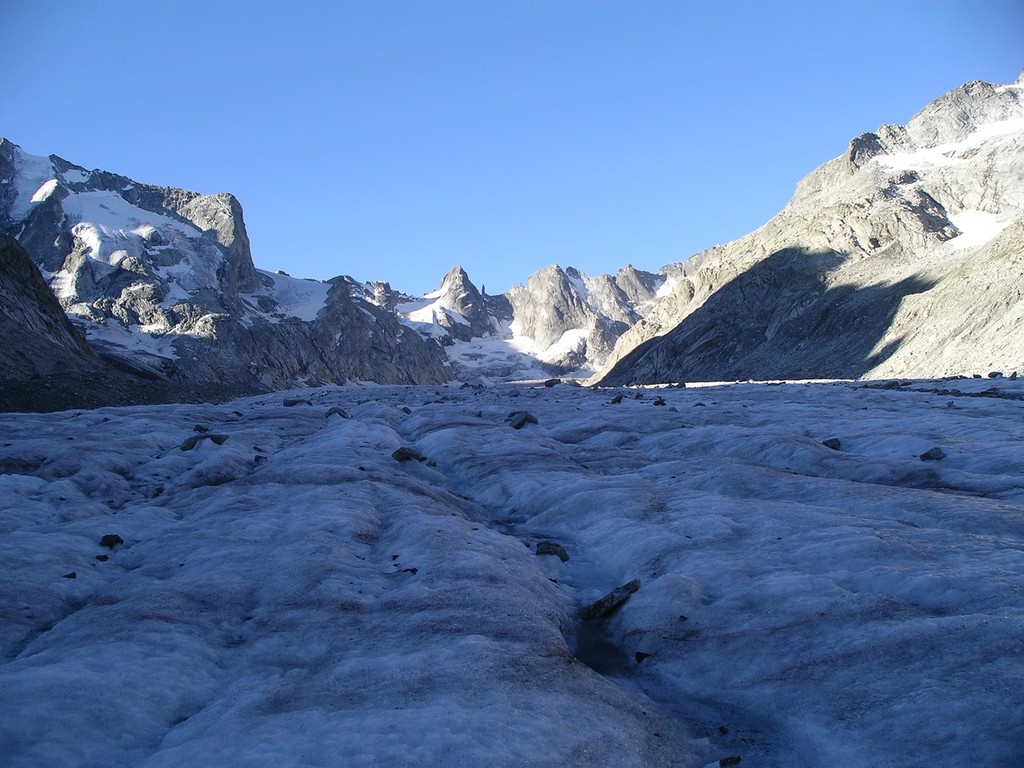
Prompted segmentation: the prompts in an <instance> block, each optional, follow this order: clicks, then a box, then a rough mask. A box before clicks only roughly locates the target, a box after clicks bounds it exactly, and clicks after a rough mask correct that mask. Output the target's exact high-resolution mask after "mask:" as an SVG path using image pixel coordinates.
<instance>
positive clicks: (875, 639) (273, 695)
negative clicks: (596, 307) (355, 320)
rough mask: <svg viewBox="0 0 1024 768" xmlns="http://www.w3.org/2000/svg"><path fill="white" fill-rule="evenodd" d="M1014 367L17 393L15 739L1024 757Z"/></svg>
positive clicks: (2, 588)
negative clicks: (66, 401) (102, 401)
mask: <svg viewBox="0 0 1024 768" xmlns="http://www.w3.org/2000/svg"><path fill="white" fill-rule="evenodd" d="M1022 398H1024V384H1022V382H1021V381H1020V380H1010V379H1003V378H1000V379H965V380H953V381H918V382H912V383H911V382H901V383H892V384H890V385H889V386H882V385H880V384H879V383H878V382H875V383H867V382H857V383H821V384H782V385H775V386H772V385H763V384H762V385H757V384H736V385H728V386H718V387H701V388H686V389H674V388H672V389H658V390H652V389H648V390H634V389H609V390H589V389H584V388H579V387H574V386H568V385H558V386H554V387H544V386H535V387H529V386H512V385H501V386H493V387H468V386H463V387H459V386H458V385H452V386H448V387H390V386H372V385H367V386H347V387H337V388H328V389H319V390H302V391H297V392H291V393H285V394H274V395H265V396H259V397H254V398H248V399H244V400H238V401H234V402H230V403H226V404H223V405H174V406H139V407H132V408H120V409H100V410H95V411H69V412H64V413H56V414H43V415H36V414H32V415H28V414H15V415H11V414H4V415H0V558H2V561H3V564H4V565H3V573H4V575H3V578H2V579H0V611H2V621H0V629H2V632H0V652H2V654H3V656H2V662H0V755H3V757H2V758H0V763H2V764H3V765H4V766H9V767H10V768H27V767H29V766H31V767H32V768H40V767H43V766H99V765H103V766H140V767H141V766H145V767H146V768H154V767H156V766H180V765H235V766H275V767H276V766H327V765H337V766H399V765H419V766H477V765H495V766H538V767H539V766H698V767H699V766H705V765H719V764H721V765H732V764H736V758H739V759H740V761H741V765H744V766H745V765H751V766H780V767H781V766H787V767H788V766H806V767H808V768H810V767H818V766H821V767H824V766H844V768H858V767H860V766H863V767H864V768H869V767H870V768H877V766H905V767H906V768H911V767H912V766H925V765H927V766H929V767H930V768H935V767H937V766H948V767H949V768H953V767H954V766H956V767H960V766H965V765H978V766H986V768H1011V767H1016V766H1020V765H1021V764H1024V442H1022V441H1024V421H1022V415H1024V402H1022ZM517 411H526V412H528V413H529V414H530V415H531V416H533V417H534V418H535V419H536V423H532V422H530V421H529V420H525V423H524V424H523V425H522V426H521V428H519V429H515V428H513V424H516V423H518V422H515V421H514V422H510V421H509V420H508V417H509V416H510V414H512V413H513V412H517ZM520 421H522V419H520ZM832 438H834V439H835V440H836V441H838V442H835V441H830V445H824V444H823V441H829V440H830V439H832ZM830 446H831V447H830ZM403 448H404V449H408V450H406V451H400V450H399V449H403ZM935 448H938V449H940V450H939V451H937V452H936V451H932V449H935ZM396 452H398V453H397V454H396ZM922 455H924V456H929V457H935V458H930V459H924V458H922ZM396 456H397V458H396ZM403 458H404V459H405V460H401V461H400V460H399V459H403ZM104 537H107V538H104ZM101 542H102V543H101ZM538 544H540V545H541V547H540V551H541V552H545V553H549V554H538V553H537V552H538ZM563 556H564V557H563ZM634 580H636V581H637V582H638V585H639V588H638V589H636V590H635V591H634V592H633V593H632V594H631V595H630V596H628V598H627V599H625V601H624V602H623V603H622V604H621V605H620V606H619V607H618V608H617V609H613V610H611V612H610V613H609V614H608V615H607V616H606V617H604V618H600V617H599V618H594V619H590V620H586V621H584V620H582V619H581V618H580V610H581V609H582V608H584V607H586V606H590V605H592V604H593V603H595V601H598V600H599V599H600V598H601V597H602V596H604V595H606V594H608V593H609V592H611V591H612V590H614V589H615V588H616V587H619V586H622V585H625V584H627V583H629V582H631V581H634ZM720 761H722V762H721V763H720Z"/></svg>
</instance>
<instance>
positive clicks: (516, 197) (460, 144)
mask: <svg viewBox="0 0 1024 768" xmlns="http://www.w3.org/2000/svg"><path fill="white" fill-rule="evenodd" d="M2 29H3V35H2V40H3V45H2V47H0V71H2V72H3V82H4V87H3V97H2V99H0V135H2V136H6V137H7V138H9V139H10V140H12V141H14V142H15V143H17V144H20V145H21V146H22V147H23V148H24V149H25V150H26V151H28V152H31V153H33V154H50V153H54V154H58V155H61V156H62V157H64V158H66V159H68V160H70V161H72V162H75V163H78V164H79V165H83V166H85V167H87V168H103V169H106V170H110V171H114V172H117V173H122V174H124V175H126V176H130V177H132V178H134V179H136V180H138V181H142V182H147V183H152V184H159V185H167V186H179V187H185V188H187V189H194V190H197V191H200V192H221V191H228V192H232V193H234V194H235V195H236V196H237V197H238V198H239V199H240V200H241V202H242V205H243V207H244V210H245V218H246V224H247V227H248V230H249V235H250V238H251V241H252V249H253V257H254V260H255V262H256V264H257V266H260V267H262V268H265V269H283V270H285V271H287V272H289V273H291V274H293V275H295V276H302V277H316V278H327V277H332V276H334V275H338V274H350V275H352V276H354V277H356V278H358V279H360V280H371V279H384V280H389V281H390V282H391V284H392V285H393V286H395V287H396V288H400V289H402V290H405V291H408V292H410V293H421V292H424V291H427V290H430V289H432V288H434V287H435V286H436V285H437V284H438V282H439V281H440V278H441V276H442V275H443V274H444V272H445V271H447V269H448V268H450V267H452V266H454V265H456V264H461V265H462V266H464V267H465V268H466V269H467V271H468V272H469V274H470V276H471V278H473V280H474V282H476V283H477V285H480V284H481V283H483V284H485V285H486V287H487V290H488V292H490V293H498V292H501V291H504V290H507V289H508V288H509V287H511V286H512V285H514V284H516V283H520V282H522V281H524V280H525V279H526V277H527V276H528V275H529V274H530V273H531V272H533V271H535V270H537V269H540V268H542V267H544V266H547V265H548V264H551V263H555V262H557V263H560V264H562V265H563V266H568V265H573V266H576V267H578V268H580V269H581V270H583V271H584V272H587V273H590V274H598V273H600V272H605V271H610V272H614V271H615V270H616V269H618V268H619V267H621V266H623V265H625V264H626V263H627V262H631V263H633V264H634V265H636V266H638V267H640V268H644V269H649V270H656V269H658V268H659V267H660V266H662V265H663V264H666V263H669V262H673V261H681V260H682V259H685V258H686V257H688V256H690V255H691V254H693V253H695V252H697V251H699V250H701V249H703V248H705V247H708V246H710V245H714V244H715V243H719V242H727V241H729V240H732V239H734V238H736V237H739V236H741V235H743V234H745V233H747V232H749V231H750V230H752V229H754V228H756V227H758V226H760V225H761V224H763V223H764V222H765V221H767V220H768V219H769V218H771V216H773V215H774V214H775V213H777V212H778V211H779V210H780V209H781V208H782V206H783V205H785V203H786V201H787V200H788V199H789V197H790V195H791V194H792V191H793V188H794V186H795V184H796V182H797V181H798V180H799V179H800V178H801V177H802V176H803V175H805V174H806V173H807V172H808V171H810V170H812V169H813V168H814V167H816V166H817V165H820V164H821V163H822V162H825V161H826V160H829V159H830V158H832V157H835V156H836V155H839V154H841V153H842V152H843V151H844V150H845V149H846V146H847V143H848V141H849V140H850V139H851V138H852V137H854V136H855V135H857V134H859V133H861V132H863V131H868V130H874V129H875V128H877V127H878V126H879V125H880V124H882V123H887V122H905V121H906V120H907V119H908V118H909V117H910V116H911V115H912V114H913V113H914V112H916V111H917V110H918V109H920V108H921V107H923V106H924V105H925V104H926V103H927V102H928V101H930V100H931V99H933V98H935V97H937V96H939V95H941V94H942V93H944V92H945V91H947V90H949V89H950V88H953V87H955V86H957V85H959V84H961V83H963V82H966V81H968V80H974V79H981V80H989V81H993V82H1011V81H1013V80H1014V79H1016V77H1017V75H1018V73H1019V72H1020V69H1021V67H1024V3H1022V2H1020V0H989V1H987V2H986V0H973V1H972V2H966V1H964V2H961V1H959V0H957V1H954V0H931V1H930V2H918V1H917V0H886V1H885V2H880V1H878V0H862V1H860V2H843V1H840V0H835V1H832V2H830V1H829V0H814V1H812V0H807V1H805V2H781V1H780V2H768V0H760V1H758V2H738V1H737V2H658V1H656V0H646V1H645V0H631V1H627V0H623V2H603V1H602V0H576V1H574V2H570V1H568V0H566V1H562V0H543V1H541V0H536V1H533V0H463V1H461V2H454V1H448V0H431V1H430V2H427V1H426V0H416V1H413V0H407V1H406V2H391V1H390V0H372V1H370V0H365V1H362V0H358V1H357V0H353V1H350V2H343V1H342V0H336V1H333V2H313V1H311V0H307V1H305V2H295V1H292V2H271V1H270V0H247V1H246V2H242V1H241V0H239V1H238V2H227V0H202V1H200V0H188V1H185V0H133V1H132V2H115V1H113V0H92V1H91V2H85V1H82V0H66V1H64V2H58V1H57V0H5V2H4V8H3V12H2Z"/></svg>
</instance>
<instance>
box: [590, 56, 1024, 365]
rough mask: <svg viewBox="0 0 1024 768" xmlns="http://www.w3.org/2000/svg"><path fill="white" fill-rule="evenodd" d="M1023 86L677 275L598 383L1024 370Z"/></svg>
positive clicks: (809, 190)
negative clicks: (1023, 294) (1023, 342)
mask: <svg viewBox="0 0 1024 768" xmlns="http://www.w3.org/2000/svg"><path fill="white" fill-rule="evenodd" d="M1022 212H1024V74H1022V77H1021V78H1020V79H1018V80H1017V82H1016V83H1015V84H1012V85H1006V86H1002V85H993V84H989V83H982V82H972V83H968V84H966V85H964V86H961V87H960V88H957V89H954V90H953V91H951V92H949V93H947V94H945V95H943V96H942V97H940V98H939V99H937V100H935V101H934V102H932V103H931V104H929V105H928V106H927V107H925V108H924V109H923V110H921V111H920V112H919V113H917V114H916V115H915V116H914V117H913V118H912V119H911V120H910V121H909V122H908V123H907V125H906V126H898V125H885V126H882V127H881V128H880V129H879V130H878V131H877V132H874V133H866V134H862V135H861V136H859V137H857V138H855V139H854V140H853V141H852V142H851V143H850V146H849V149H848V151H847V152H846V153H845V154H844V155H842V156H840V157H837V158H835V159H834V160H831V161H829V162H828V163H825V164H824V165H822V166H821V167H819V168H818V169H816V170H815V171H813V172H812V173H811V174H809V175H808V176H807V177H806V178H804V179H803V180H802V181H801V182H800V183H799V185H798V187H797V190H796V193H795V195H794V197H793V199H792V200H791V201H790V202H789V204H787V206H786V207H785V208H784V209H783V211H781V212H780V213H779V214H778V215H777V216H776V217H774V218H773V219H772V220H771V221H769V222H768V223H767V224H765V225H764V226H763V227H761V228H760V229H758V230H756V231H755V232H752V233H751V234H749V235H747V236H745V237H742V238H740V239H738V240H736V241H734V242H732V243H729V244H727V245H723V246H717V247H715V248H712V249H709V250H708V251H705V252H703V253H701V254H698V255H697V256H695V257H693V258H692V259H690V260H689V261H687V262H685V263H683V264H680V265H677V269H676V273H677V278H676V279H675V280H673V281H672V284H671V286H670V288H671V290H669V291H666V295H665V297H664V298H663V299H662V300H661V302H660V303H659V305H658V306H656V307H655V308H654V309H652V310H651V312H649V313H648V315H647V316H646V317H645V318H644V319H643V320H641V321H640V322H638V323H636V324H635V325H634V326H633V327H632V328H631V329H630V330H629V331H628V332H627V333H625V334H623V336H622V337H621V338H620V339H619V342H618V345H617V347H616V350H615V351H614V353H613V354H612V355H611V356H610V358H609V360H608V370H607V371H606V372H605V374H604V375H603V376H602V377H600V379H599V380H600V382H601V383H603V384H608V385H614V384H626V383H656V382H670V381H687V380H733V379H750V378H753V379H779V378H862V377H872V378H880V377H894V376H903V377H934V376H950V375H963V374H968V373H972V372H975V373H976V372H985V371H990V370H1021V369H1024V351H1022V348H1021V346H1020V344H1019V341H1018V340H1019V338H1020V332H1021V330H1022V329H1024V317H1022V316H1024V305H1022V303H1021V302H1020V288H1019V286H1021V284H1022V283H1024V219H1022Z"/></svg>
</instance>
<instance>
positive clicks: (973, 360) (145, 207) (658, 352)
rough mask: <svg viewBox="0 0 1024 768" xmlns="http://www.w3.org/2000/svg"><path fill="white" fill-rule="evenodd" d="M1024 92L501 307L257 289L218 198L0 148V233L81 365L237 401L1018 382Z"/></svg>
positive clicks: (463, 280) (970, 93)
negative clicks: (450, 390)
mask: <svg viewBox="0 0 1024 768" xmlns="http://www.w3.org/2000/svg"><path fill="white" fill-rule="evenodd" d="M1021 92H1022V82H1021V80H1018V82H1017V83H1016V84H1013V85H1009V86H996V85H991V84H987V83H980V82H975V83H969V84H967V85H965V86H962V87H961V88H958V89H955V90H954V91H951V92H950V93H949V94H946V95H945V96H943V97H940V98H939V99H937V100H936V101H935V102H933V103H932V104H931V105H929V106H928V107H926V108H925V109H924V110H922V111H921V112H920V113H918V115H915V117H914V118H912V119H911V120H910V121H909V122H908V124H907V125H906V126H894V125H886V126H882V127H881V128H880V129H878V131H876V132H874V133H866V134H862V135H861V136H859V137H857V138H855V139H854V140H853V141H852V142H851V143H850V147H849V149H848V151H847V152H846V153H845V154H844V155H842V156H841V157H838V158H836V159H834V160H832V161H830V162H828V163H826V164H825V165H823V166H821V167H820V168H819V169H817V170H816V171H814V172H812V173H811V174H809V175H808V176H807V177H806V178H805V179H804V180H802V181H801V182H800V184H799V185H798V188H797V191H796V194H795V195H794V198H793V200H792V201H791V202H790V203H789V204H788V205H787V206H786V208H785V209H784V210H783V211H782V212H780V213H779V214H778V215H777V216H776V217H775V218H773V219H772V220H771V221H770V222H768V224H766V225H765V226H764V227H762V228H760V229H759V230H757V231H755V232H753V233H751V234H750V235H748V236H746V237H744V238H740V239H739V240H737V241H734V242H733V243H729V244H727V245H724V246H716V247H714V248H711V249H708V250H707V251H704V252H702V253H700V254H697V255H695V256H693V257H691V258H690V259H688V260H686V261H685V262H679V263H676V264H670V265H668V266H666V267H663V268H662V269H661V270H660V271H659V273H657V274H654V273H649V272H642V271H639V270H636V269H634V268H633V267H632V266H627V267H625V268H623V269H622V270H620V271H619V272H618V273H617V274H616V275H599V276H597V277H590V276H588V275H586V274H584V273H582V272H581V271H579V270H577V269H575V268H573V267H566V268H563V267H561V266H559V265H552V266H550V267H548V268H546V269H543V270H540V271H539V272H537V273H535V274H534V275H531V276H530V277H529V278H528V279H527V280H526V281H525V282H524V283H523V284H522V285H519V286H516V287H515V288H513V289H512V290H511V291H510V292H509V293H508V294H506V295H502V296H490V295H487V294H485V293H483V292H482V291H480V290H478V289H477V288H476V287H475V286H474V285H473V283H472V281H471V280H470V278H469V275H468V274H467V273H466V272H465V270H463V269H461V268H459V267H456V268H454V269H452V270H451V271H450V272H449V273H448V274H447V275H445V277H444V279H443V280H442V281H441V284H440V286H439V288H438V289H437V290H436V291H433V292H431V293H430V294H427V295H426V296H423V297H412V296H408V295H406V294H403V293H401V292H399V291H396V290H394V289H392V288H391V286H390V285H389V284H388V283H384V282H372V283H359V282H357V281H355V280H354V279H352V278H349V277H345V276H342V277H338V278H334V279H333V280H330V281H311V280H299V279H295V278H292V277H290V276H288V275H286V274H284V273H275V274H272V273H269V272H266V271H262V270H258V269H256V268H255V266H254V265H253V263H252V259H251V254H250V251H249V242H248V238H247V235H246V233H245V226H244V221H243V219H242V211H241V206H240V205H239V204H238V201H237V200H235V199H234V198H233V197H232V196H230V195H200V194H198V193H195V192H188V191H185V190H176V189H165V188H160V187H153V186H149V185H144V184H139V183H137V182H134V181H132V180H131V179H128V178H126V177H123V176H119V175H116V174H112V173H108V172H105V171H91V172H90V171H86V170H85V169H83V168H81V167H80V166H76V165H73V164H72V163H69V162H67V161H65V160H62V159H61V158H59V157H56V156H51V157H49V158H39V157H33V156H30V155H27V154H26V153H24V152H22V151H21V150H20V148H18V147H17V146H16V145H13V144H11V143H10V142H9V141H6V140H3V141H0V224H2V228H3V229H4V230H5V231H7V232H8V233H9V234H11V235H14V236H16V237H17V238H18V239H19V241H20V242H21V243H22V244H23V245H24V246H25V247H26V249H27V250H28V251H29V253H30V254H31V257H32V260H33V261H34V262H35V263H36V264H37V265H38V266H39V267H40V268H41V269H42V270H43V273H44V275H45V276H46V278H47V280H48V282H49V284H50V286H51V288H52V289H53V290H54V292H55V294H56V296H57V297H58V298H59V300H60V302H61V305H62V306H63V307H64V309H65V310H66V311H67V312H68V314H69V316H70V317H72V318H73V319H74V320H75V321H76V323H77V326H78V327H79V328H80V329H84V330H85V331H86V333H87V336H88V339H89V342H90V344H91V345H92V346H93V348H96V349H100V350H102V351H104V352H105V353H107V354H113V355H117V356H120V357H121V358H122V359H129V360H131V362H132V365H134V366H137V367H139V368H140V369H142V370H145V371H147V372H148V373H149V374H150V375H153V376H157V377H162V378H165V379H168V380H179V381H186V382H204V381H205V382H218V383H227V384H229V385H231V386H233V387H236V388H237V389H238V390H240V391H246V390H252V389H281V388H284V387H287V386H294V385H296V384H319V383H332V382H340V381H348V380H359V379H365V380H375V381H384V382H400V383H401V382H405V383H427V382H439V381H443V380H446V379H448V378H450V377H455V378H458V379H463V380H473V379H479V378H503V379H516V378H531V377H536V376H548V375H552V374H572V375H577V376H579V375H586V374H589V373H593V372H594V371H598V370H600V369H601V368H602V366H604V372H603V375H600V376H598V377H595V379H594V380H595V381H596V380H600V381H602V382H604V383H607V384H621V383H653V382H659V381H674V380H693V379H712V380H720V379H746V378H795V377H801V378H804V377H814V378H818V377H822V378H824V377H863V376H893V375H901V376H935V375H951V374H957V373H964V372H967V371H969V370H972V369H973V370H979V369H983V368H986V367H991V368H1009V369H1017V368H1022V367H1024V365H1022V364H1021V358H1020V353H1019V346H1018V345H1017V344H1016V343H1015V341H1014V339H1015V338H1016V334H1017V333H1018V332H1019V329H1020V326H1021V318H1020V314H1021V310H1020V309H1019V301H1018V299H1019V296H1018V295H1017V289H1016V286H1017V285H1018V284H1020V282H1021V277H1022V270H1021V266H1020V253H1021V243H1022V240H1024V235H1022V233H1021V228H1022V226H1024V225H1022V224H1021V223H1020V212H1021V210H1022V209H1024V202H1022V201H1024V191H1022V182H1021V179H1024V167H1022V160H1021V158H1022V156H1024V152H1022V145H1024V139H1022V130H1021V123H1022V122H1024V112H1022V108H1021V101H1022V99H1021ZM939 318H941V322H940V321H939ZM410 329H411V330H413V331H415V333H410V332H409V331H410Z"/></svg>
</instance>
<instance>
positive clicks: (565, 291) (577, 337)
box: [508, 264, 664, 372]
mask: <svg viewBox="0 0 1024 768" xmlns="http://www.w3.org/2000/svg"><path fill="white" fill-rule="evenodd" d="M662 282H664V278H663V277H662V276H661V275H655V274H652V273H649V272H640V271H639V270H636V269H634V268H633V267H632V266H627V267H625V268H624V269H622V270H620V271H619V272H618V273H617V274H616V275H615V276H614V277H613V276H611V275H600V276H598V277H594V278H592V277H589V276H587V275H585V274H583V273H582V272H580V271H579V270H577V269H575V268H573V267H568V268H566V269H562V267H560V266H558V265H557V264H555V265H552V266H550V267H547V268H545V269H542V270H540V271H539V272H536V273H534V274H533V275H531V276H530V277H529V279H527V281H526V283H525V284H524V285H520V286H516V287H515V288H513V289H512V290H511V291H509V293H508V298H509V302H510V303H511V305H512V311H513V315H514V318H515V319H514V321H513V323H512V330H513V332H514V333H515V335H516V336H520V337H525V338H527V339H530V340H531V341H532V343H533V345H534V347H535V348H536V349H537V352H538V354H539V355H540V357H541V359H542V360H543V361H544V362H545V363H546V364H547V366H548V370H550V371H551V372H566V371H573V370H578V369H581V368H586V367H588V366H598V365H600V364H601V363H602V362H603V361H604V359H605V358H606V357H607V356H608V354H609V353H611V351H612V349H614V347H615V343H616V341H617V339H618V338H619V336H621V335H622V334H623V333H624V332H625V331H626V330H627V329H628V328H629V327H630V325H631V324H632V323H635V322H636V321H637V320H639V319H640V317H641V316H642V314H641V313H642V311H643V310H644V309H646V308H647V306H649V305H650V304H651V303H652V302H653V299H654V297H655V295H656V293H657V291H658V288H659V287H660V285H661V283H662Z"/></svg>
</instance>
